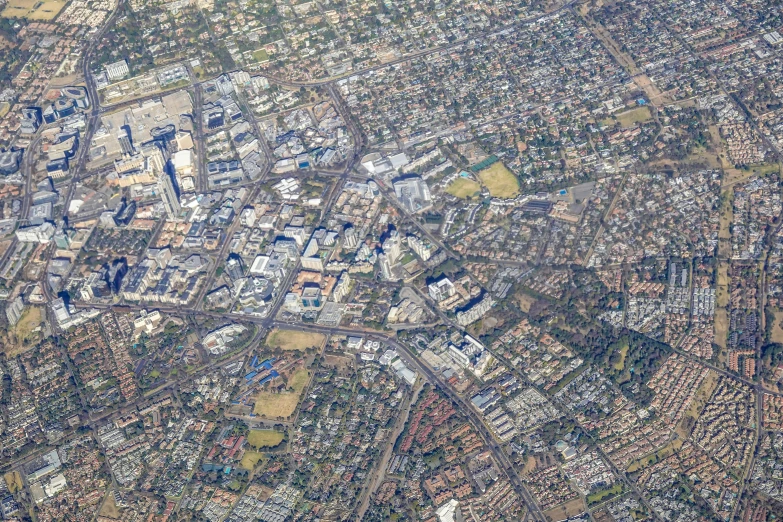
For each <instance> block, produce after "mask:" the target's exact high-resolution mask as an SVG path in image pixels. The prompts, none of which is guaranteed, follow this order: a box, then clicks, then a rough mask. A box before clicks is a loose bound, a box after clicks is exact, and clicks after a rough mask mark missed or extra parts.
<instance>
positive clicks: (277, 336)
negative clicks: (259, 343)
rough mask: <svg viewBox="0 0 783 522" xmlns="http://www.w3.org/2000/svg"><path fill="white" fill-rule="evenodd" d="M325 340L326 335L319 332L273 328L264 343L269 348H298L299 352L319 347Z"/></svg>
mask: <svg viewBox="0 0 783 522" xmlns="http://www.w3.org/2000/svg"><path fill="white" fill-rule="evenodd" d="M325 340H326V337H324V335H323V334H319V333H312V332H297V331H296V330H278V329H277V328H275V329H274V330H272V331H271V332H269V336H268V337H267V338H266V344H267V346H269V347H271V348H280V349H281V350H298V351H300V352H301V351H304V350H306V349H307V348H320V347H321V346H322V345H323V344H324V341H325Z"/></svg>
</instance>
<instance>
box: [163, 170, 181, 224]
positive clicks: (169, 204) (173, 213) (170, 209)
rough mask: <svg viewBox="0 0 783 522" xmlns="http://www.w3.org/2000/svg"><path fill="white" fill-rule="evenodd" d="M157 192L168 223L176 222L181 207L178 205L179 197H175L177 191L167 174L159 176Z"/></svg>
mask: <svg viewBox="0 0 783 522" xmlns="http://www.w3.org/2000/svg"><path fill="white" fill-rule="evenodd" d="M158 191H159V192H160V199H161V200H162V201H163V208H165V209H166V215H167V216H168V218H169V220H170V221H177V220H178V219H179V214H180V212H181V211H182V207H181V206H180V204H179V196H177V190H176V189H175V188H174V182H173V181H171V176H169V175H168V174H165V173H164V174H161V176H160V177H159V178H158Z"/></svg>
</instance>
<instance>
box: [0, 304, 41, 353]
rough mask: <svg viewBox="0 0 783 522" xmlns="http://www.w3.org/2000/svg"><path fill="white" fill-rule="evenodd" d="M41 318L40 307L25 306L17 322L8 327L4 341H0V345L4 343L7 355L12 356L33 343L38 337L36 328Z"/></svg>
mask: <svg viewBox="0 0 783 522" xmlns="http://www.w3.org/2000/svg"><path fill="white" fill-rule="evenodd" d="M42 320H43V309H42V308H40V307H37V306H31V307H29V308H27V309H26V310H25V311H24V312H23V313H22V317H21V318H20V319H19V322H18V323H16V325H15V326H14V327H13V328H10V329H9V331H8V334H7V336H6V339H5V343H3V342H0V346H3V344H5V346H4V351H5V354H6V355H7V356H9V357H13V356H14V355H17V354H19V353H22V352H23V351H25V350H26V349H27V348H29V347H30V346H32V345H34V344H35V342H36V341H37V340H38V338H39V337H40V335H39V333H38V328H39V327H40V326H41V321H42Z"/></svg>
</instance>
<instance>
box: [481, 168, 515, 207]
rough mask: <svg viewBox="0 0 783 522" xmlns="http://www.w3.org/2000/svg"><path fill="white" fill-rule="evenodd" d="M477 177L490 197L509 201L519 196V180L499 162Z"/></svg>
mask: <svg viewBox="0 0 783 522" xmlns="http://www.w3.org/2000/svg"><path fill="white" fill-rule="evenodd" d="M478 176H479V179H480V180H481V182H482V183H483V184H484V185H485V186H486V187H487V189H488V190H489V194H490V195H491V196H492V197H495V198H504V199H510V198H513V197H516V196H517V195H518V194H519V180H518V179H517V177H516V176H515V175H514V173H513V172H511V171H510V170H508V168H506V166H505V165H503V163H501V162H500V161H497V162H495V163H493V164H492V165H490V166H489V167H487V168H486V169H484V170H482V171H481V172H479V174H478Z"/></svg>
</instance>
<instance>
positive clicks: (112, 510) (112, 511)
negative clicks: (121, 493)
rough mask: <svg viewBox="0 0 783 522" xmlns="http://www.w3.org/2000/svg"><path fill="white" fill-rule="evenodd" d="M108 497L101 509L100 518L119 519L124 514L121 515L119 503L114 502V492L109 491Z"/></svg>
mask: <svg viewBox="0 0 783 522" xmlns="http://www.w3.org/2000/svg"><path fill="white" fill-rule="evenodd" d="M107 495H108V496H107V497H106V502H104V503H103V506H102V507H101V512H100V516H102V517H106V518H113V519H119V518H120V516H122V514H121V513H120V510H119V508H117V502H115V501H114V492H113V491H109V493H108V494H107Z"/></svg>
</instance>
